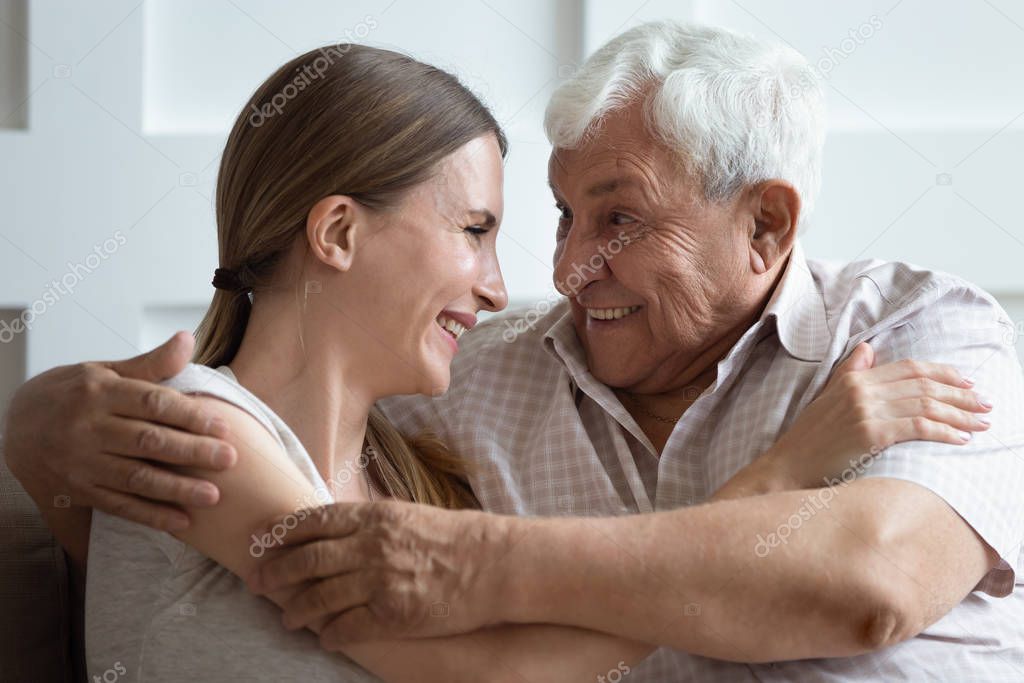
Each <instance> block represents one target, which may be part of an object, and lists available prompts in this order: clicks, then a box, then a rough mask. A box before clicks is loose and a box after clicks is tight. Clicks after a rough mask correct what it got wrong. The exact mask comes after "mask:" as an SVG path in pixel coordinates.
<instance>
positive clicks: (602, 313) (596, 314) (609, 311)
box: [587, 306, 641, 320]
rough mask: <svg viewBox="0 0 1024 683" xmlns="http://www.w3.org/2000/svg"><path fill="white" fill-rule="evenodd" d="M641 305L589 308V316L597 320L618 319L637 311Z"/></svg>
mask: <svg viewBox="0 0 1024 683" xmlns="http://www.w3.org/2000/svg"><path fill="white" fill-rule="evenodd" d="M640 308H641V307H640V306H627V307H626V308H588V309H587V316H589V317H591V318H596V319H597V320H618V319H619V318H625V317H626V316H627V315H629V314H630V313H636V312H637V311H639V310H640Z"/></svg>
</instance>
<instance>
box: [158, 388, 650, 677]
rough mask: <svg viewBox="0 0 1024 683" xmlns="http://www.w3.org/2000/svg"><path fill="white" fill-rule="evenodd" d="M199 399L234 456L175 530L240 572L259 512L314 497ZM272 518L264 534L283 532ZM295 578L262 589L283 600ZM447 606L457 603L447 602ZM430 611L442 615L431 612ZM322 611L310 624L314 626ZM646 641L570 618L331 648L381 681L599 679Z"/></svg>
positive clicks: (267, 547) (270, 545)
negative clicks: (213, 491) (210, 499)
mask: <svg viewBox="0 0 1024 683" xmlns="http://www.w3.org/2000/svg"><path fill="white" fill-rule="evenodd" d="M197 400H198V401H199V402H200V404H201V405H202V408H203V409H204V410H206V411H208V412H209V414H211V415H216V416H218V417H220V418H222V419H223V420H224V421H225V423H226V424H227V425H228V429H229V435H228V437H227V438H228V440H229V441H230V442H231V443H232V444H233V445H234V446H235V448H236V450H237V452H238V454H239V458H238V463H237V464H236V465H235V466H234V467H232V468H231V469H230V470H228V471H225V472H219V473H215V474H213V475H212V476H211V475H210V473H209V472H203V473H202V474H203V475H204V476H207V477H211V478H212V480H213V482H214V483H215V484H216V485H217V486H218V488H219V489H220V491H221V500H220V502H219V504H218V505H216V506H215V507H212V508H196V509H189V510H188V513H189V515H190V516H191V518H192V524H191V525H190V526H189V528H188V529H187V530H185V531H181V532H177V533H176V534H175V535H176V536H177V537H178V538H180V539H181V540H183V541H185V542H186V543H188V544H189V545H191V546H193V547H195V548H196V549H198V550H199V551H200V552H202V553H204V554H205V555H207V556H208V557H210V558H212V559H214V560H216V561H217V562H218V563H220V564H221V565H223V566H225V567H227V568H228V569H229V570H231V571H232V572H233V573H234V574H236V575H238V576H241V577H245V576H247V575H248V574H249V573H250V572H251V571H252V570H253V569H254V568H255V567H256V565H257V564H258V563H259V561H260V559H261V558H263V557H264V556H265V555H267V556H269V555H272V554H273V553H274V552H275V546H276V545H277V541H276V540H275V538H274V536H268V537H265V538H261V537H256V536H254V535H253V532H254V531H255V530H257V529H259V528H261V527H262V526H263V525H264V524H265V523H266V522H267V521H268V520H270V519H273V518H275V517H278V516H285V515H289V514H295V515H297V516H298V515H301V514H305V513H304V512H300V509H301V508H304V507H309V506H310V505H311V504H312V503H313V502H314V501H315V497H314V489H313V486H312V485H311V484H310V483H309V482H308V481H306V479H305V478H304V477H303V476H302V475H301V473H300V472H299V471H298V469H297V468H296V467H295V466H294V464H293V463H292V462H291V461H290V460H289V459H288V457H287V456H286V454H284V453H283V452H282V451H281V448H280V446H279V445H278V444H277V442H276V441H275V440H274V438H273V437H272V436H271V435H270V434H269V433H268V432H267V431H266V430H265V429H264V428H263V427H262V426H261V425H260V424H259V423H258V422H257V421H256V420H254V419H253V418H252V417H251V416H249V415H247V414H245V413H244V412H242V411H241V410H239V409H237V408H236V407H234V406H231V405H229V404H227V403H224V402H222V401H220V400H218V399H215V398H209V397H197ZM288 526H291V525H290V524H282V525H281V527H280V528H279V529H277V530H273V533H274V535H277V536H278V537H282V536H283V535H286V534H287V533H288V528H287V527H288ZM297 590H298V589H297V588H288V589H283V590H280V591H275V592H273V593H271V594H269V595H267V597H269V598H270V599H271V600H272V601H274V602H275V603H277V604H278V605H283V604H285V603H286V602H287V600H288V599H289V598H290V597H291V596H292V595H294V594H295V593H296V592H297ZM456 608H457V607H456ZM436 618H438V619H443V618H446V615H444V614H443V613H441V612H439V613H437V614H436ZM323 622H324V620H319V621H317V622H316V623H314V624H311V625H310V628H311V630H313V631H315V632H317V633H319V632H320V628H321V627H322V625H323ZM653 649H654V648H653V647H652V646H649V645H645V644H642V643H636V642H633V641H629V640H626V639H623V638H619V637H615V636H610V635H607V634H602V633H596V632H593V631H588V630H585V629H578V628H574V627H562V626H550V625H515V626H501V625H497V626H493V627H489V628H485V629H480V630H477V631H474V632H472V633H468V634H464V635H458V636H450V637H442V638H431V639H420V640H392V641H381V642H370V643H360V644H358V645H356V644H352V645H349V646H343V647H342V648H341V650H342V651H343V652H344V653H345V654H347V655H348V656H349V657H351V658H352V659H354V660H355V661H356V662H358V663H359V664H360V665H362V666H363V667H365V668H366V669H368V670H370V671H372V672H373V673H374V674H376V675H378V676H380V677H381V678H383V679H385V680H387V681H407V680H408V681H432V680H433V681H445V682H446V683H447V682H448V681H462V680H465V681H480V680H488V681H502V680H509V681H522V680H524V679H525V680H529V681H559V682H561V681H572V680H600V679H599V678H598V677H599V676H605V677H607V676H608V674H609V672H610V671H612V670H617V671H618V672H619V673H620V674H621V673H623V671H624V669H623V668H624V667H626V668H628V667H629V666H631V665H633V664H635V663H636V662H637V661H639V660H640V659H642V658H644V657H646V656H647V654H649V653H650V652H651V651H653Z"/></svg>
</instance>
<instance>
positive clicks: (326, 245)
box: [306, 195, 363, 271]
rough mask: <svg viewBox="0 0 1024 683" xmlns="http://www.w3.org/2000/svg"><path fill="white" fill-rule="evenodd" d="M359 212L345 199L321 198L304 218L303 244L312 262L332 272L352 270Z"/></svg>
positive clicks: (351, 202)
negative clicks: (332, 270) (331, 269)
mask: <svg viewBox="0 0 1024 683" xmlns="http://www.w3.org/2000/svg"><path fill="white" fill-rule="evenodd" d="M362 214H363V208H362V207H361V206H360V205H359V203H358V202H357V201H356V200H354V199H352V198H351V197H347V196H345V195H331V196H329V197H324V198H323V199H321V200H320V201H318V202H317V203H316V204H314V205H313V208H312V209H310V210H309V215H308V216H307V217H306V241H308V242H309V249H310V251H311V252H312V254H313V256H314V258H316V259H318V260H319V261H321V262H322V263H324V264H325V265H327V266H330V267H332V268H336V269H337V270H340V271H346V270H348V269H349V268H351V267H352V259H353V258H354V257H355V250H356V242H357V238H358V233H359V231H360V226H359V223H360V218H361V217H362Z"/></svg>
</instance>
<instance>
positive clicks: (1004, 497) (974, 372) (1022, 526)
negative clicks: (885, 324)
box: [851, 285, 1024, 597]
mask: <svg viewBox="0 0 1024 683" xmlns="http://www.w3.org/2000/svg"><path fill="white" fill-rule="evenodd" d="M870 341H871V344H872V347H873V348H874V350H875V355H876V361H875V364H876V366H877V365H881V364H884V363H890V362H892V361H897V360H901V359H905V358H913V359H915V360H921V361H931V362H938V363H946V364H948V365H951V366H953V367H955V368H957V369H958V370H959V371H960V372H961V373H963V375H964V376H965V377H968V378H971V379H973V380H974V381H975V385H974V389H975V391H977V392H978V393H979V394H981V395H982V396H984V397H985V398H987V399H988V400H989V401H991V402H992V404H993V406H994V407H993V409H992V411H991V412H990V413H989V418H990V419H991V421H992V426H991V427H990V429H989V430H987V431H984V432H976V433H975V434H974V436H973V438H972V439H971V441H970V442H969V443H967V444H966V445H963V446H954V445H947V444H940V443H934V442H927V441H913V442H908V443H901V444H896V445H895V446H892V447H890V448H888V449H886V450H885V451H884V452H882V453H881V455H880V456H879V457H878V458H876V459H874V460H873V461H872V464H871V466H870V467H868V469H867V471H866V472H865V473H864V474H863V476H866V477H888V478H893V479H903V480H906V481H911V482H914V483H916V484H919V485H921V486H924V487H926V488H928V489H930V490H931V491H932V492H934V493H935V494H936V495H938V496H939V497H941V498H942V499H943V500H944V501H945V502H946V503H947V504H949V506H950V507H952V508H953V509H954V510H955V511H956V512H957V514H959V515H960V516H961V517H962V518H963V519H964V520H965V521H966V522H967V523H968V524H970V525H971V527H972V528H973V529H974V531H975V532H976V533H977V534H978V535H979V536H980V537H981V538H982V539H983V540H984V541H985V542H986V543H987V544H988V545H989V546H991V547H992V548H993V549H994V550H995V551H996V552H997V553H998V554H999V558H1000V561H999V563H998V565H997V566H996V567H995V568H994V569H993V570H992V571H990V572H989V573H988V574H987V575H986V576H985V577H984V578H983V579H982V581H981V582H980V583H979V584H978V585H977V586H976V587H975V589H974V590H976V591H982V592H985V593H988V594H989V595H992V596H994V597H1004V596H1006V595H1009V594H1010V593H1011V592H1012V590H1013V586H1014V570H1015V566H1016V564H1017V562H1018V556H1019V554H1020V549H1021V540H1022V538H1024V379H1022V373H1021V367H1020V363H1019V361H1018V358H1017V354H1016V351H1015V348H1014V343H1015V337H1014V326H1013V325H1012V324H1011V323H1010V321H1009V318H1008V317H1007V316H1006V313H1005V312H1004V311H1003V310H1002V308H1000V307H999V305H998V304H997V303H995V301H994V300H992V298H991V297H989V296H988V295H986V294H985V293H984V292H981V291H979V290H974V289H972V288H970V287H969V286H966V285H965V286H964V287H962V288H959V289H956V290H953V291H947V292H945V293H943V294H941V295H938V296H937V297H932V299H931V300H930V301H929V302H928V304H927V305H924V306H922V307H921V308H920V309H919V310H918V311H917V312H916V313H915V314H913V315H911V316H910V317H909V318H908V319H907V320H906V321H905V322H903V323H902V324H900V325H898V326H896V327H893V328H891V329H888V330H885V331H884V332H881V333H878V334H877V335H876V336H874V338H872V339H870ZM851 348H852V347H851Z"/></svg>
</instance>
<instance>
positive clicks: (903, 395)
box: [871, 377, 992, 413]
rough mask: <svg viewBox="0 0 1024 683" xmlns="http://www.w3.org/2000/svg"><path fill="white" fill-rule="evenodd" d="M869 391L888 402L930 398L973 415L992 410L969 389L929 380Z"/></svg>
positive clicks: (898, 383) (882, 386)
mask: <svg viewBox="0 0 1024 683" xmlns="http://www.w3.org/2000/svg"><path fill="white" fill-rule="evenodd" d="M871 391H872V394H874V395H875V396H876V397H877V398H882V399H886V400H890V401H895V400H900V399H907V398H920V399H924V398H930V399H934V400H936V401H941V402H942V403H948V404H949V405H951V406H956V407H957V408H960V409H962V410H969V411H971V412H975V413H983V412H988V411H989V410H991V409H992V404H991V403H989V402H988V401H987V400H986V399H984V398H983V397H982V396H980V395H978V394H977V393H975V392H974V391H971V390H970V389H960V388H958V387H953V386H950V385H948V384H943V383H942V382H937V381H935V380H933V379H929V378H922V377H918V378H914V379H903V380H897V381H895V382H887V383H885V384H876V385H874V386H873V387H872V388H871Z"/></svg>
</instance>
